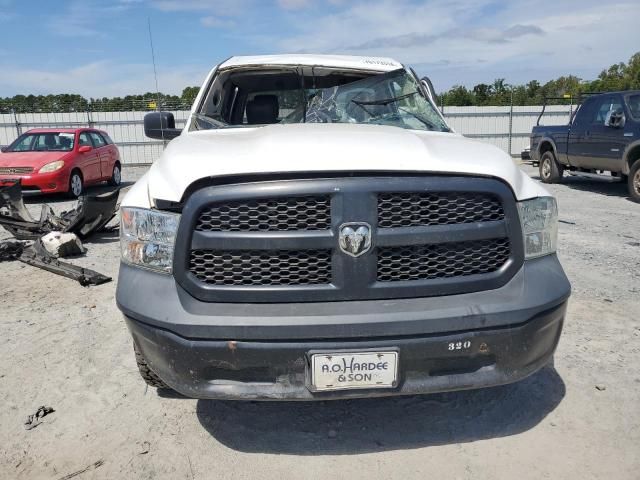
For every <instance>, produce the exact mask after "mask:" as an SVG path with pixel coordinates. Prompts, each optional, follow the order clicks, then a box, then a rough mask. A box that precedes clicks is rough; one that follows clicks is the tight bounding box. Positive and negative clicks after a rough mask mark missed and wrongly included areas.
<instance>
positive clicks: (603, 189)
mask: <svg viewBox="0 0 640 480" xmlns="http://www.w3.org/2000/svg"><path fill="white" fill-rule="evenodd" d="M531 178H534V179H536V180H540V177H539V176H538V175H533V176H532V177H531ZM561 185H565V186H567V187H569V188H572V189H574V190H580V191H583V192H593V193H599V194H601V195H607V196H613V197H628V196H629V190H628V188H627V183H626V182H620V181H609V180H605V179H603V180H598V179H594V178H586V177H578V176H574V175H565V176H564V177H563V178H562V183H561Z"/></svg>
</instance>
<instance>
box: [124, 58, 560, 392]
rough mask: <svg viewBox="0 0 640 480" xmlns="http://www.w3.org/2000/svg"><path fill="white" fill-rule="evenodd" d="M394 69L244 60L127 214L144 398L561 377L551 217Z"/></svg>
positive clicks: (535, 191)
mask: <svg viewBox="0 0 640 480" xmlns="http://www.w3.org/2000/svg"><path fill="white" fill-rule="evenodd" d="M429 86H430V82H427V81H425V82H421V81H420V80H419V79H418V78H417V77H416V75H415V73H414V72H413V71H412V70H411V69H409V68H406V67H404V66H403V65H401V64H400V63H398V62H396V61H394V60H391V59H386V58H365V57H343V56H316V55H281V56H261V57H233V58H231V59H229V60H227V61H225V62H224V63H222V64H220V65H218V66H217V67H215V68H214V69H213V70H212V71H211V73H210V74H209V76H208V78H207V79H206V81H205V82H204V85H203V86H202V88H201V89H200V93H199V95H198V97H197V99H196V101H195V103H194V105H193V108H192V111H191V114H190V116H189V118H188V120H187V122H186V125H185V126H184V128H182V129H176V127H175V120H174V118H173V115H171V114H170V113H166V112H155V113H151V114H149V115H147V117H146V118H145V130H146V134H147V135H148V136H150V137H152V138H156V139H164V140H169V139H172V138H173V140H172V141H171V142H170V143H169V144H168V146H167V147H166V149H165V150H164V152H163V153H162V155H161V157H160V158H159V159H158V160H157V161H156V162H155V163H154V164H153V166H152V167H151V168H150V170H149V171H148V172H147V173H146V174H145V175H144V176H143V177H142V178H141V179H140V180H139V181H138V182H137V183H136V184H135V185H134V186H133V187H132V188H131V190H130V192H129V193H128V194H127V196H126V197H125V199H124V200H123V202H122V206H121V219H122V220H121V246H122V262H121V266H120V274H119V280H118V288H117V303H118V306H119V308H120V309H121V310H122V312H123V313H124V316H125V320H126V323H127V325H128V327H129V329H130V331H131V333H132V336H133V343H134V349H135V353H136V359H137V361H138V366H139V368H140V372H141V374H142V376H143V377H144V379H145V380H146V381H147V383H149V384H150V385H153V386H156V387H160V388H172V389H174V390H176V391H178V392H179V393H181V394H183V395H186V396H188V397H194V398H214V399H252V400H325V399H335V398H352V397H366V396H384V395H404V394H418V393H429V392H440V391H451V390H460V389H469V388H478V387H485V386H492V385H499V384H504V383H509V382H513V381H516V380H519V379H522V378H524V377H526V376H527V375H529V374H532V373H533V372H535V371H537V370H539V369H540V368H542V367H544V366H546V365H548V364H549V363H550V362H551V361H552V358H553V354H554V351H555V348H556V345H557V343H558V340H559V337H560V332H561V330H562V325H563V321H564V316H565V310H566V305H567V301H568V297H569V295H570V285H569V282H568V280H567V278H566V276H565V274H564V272H563V270H562V267H561V265H560V263H559V261H558V258H557V257H556V238H557V208H556V201H555V199H554V198H553V197H551V196H550V195H549V193H548V192H547V191H546V190H545V189H544V188H543V187H542V186H541V185H540V184H538V183H537V182H534V181H533V180H531V179H530V178H529V177H528V176H527V175H525V174H524V173H523V172H522V171H521V170H520V169H519V168H518V167H517V166H516V165H515V164H514V162H513V161H512V159H511V158H510V157H509V156H508V155H506V154H505V153H504V152H502V151H501V150H499V149H498V148H496V147H493V146H491V145H488V144H485V143H479V142H476V141H473V140H470V139H466V138H464V137H462V136H461V135H458V134H456V133H454V132H453V131H452V130H451V129H450V128H449V127H448V126H447V124H446V122H445V121H444V119H443V118H442V116H441V115H440V113H439V112H438V110H437V108H436V106H435V105H434V102H433V101H432V98H433V97H432V95H433V92H431V91H430V88H429Z"/></svg>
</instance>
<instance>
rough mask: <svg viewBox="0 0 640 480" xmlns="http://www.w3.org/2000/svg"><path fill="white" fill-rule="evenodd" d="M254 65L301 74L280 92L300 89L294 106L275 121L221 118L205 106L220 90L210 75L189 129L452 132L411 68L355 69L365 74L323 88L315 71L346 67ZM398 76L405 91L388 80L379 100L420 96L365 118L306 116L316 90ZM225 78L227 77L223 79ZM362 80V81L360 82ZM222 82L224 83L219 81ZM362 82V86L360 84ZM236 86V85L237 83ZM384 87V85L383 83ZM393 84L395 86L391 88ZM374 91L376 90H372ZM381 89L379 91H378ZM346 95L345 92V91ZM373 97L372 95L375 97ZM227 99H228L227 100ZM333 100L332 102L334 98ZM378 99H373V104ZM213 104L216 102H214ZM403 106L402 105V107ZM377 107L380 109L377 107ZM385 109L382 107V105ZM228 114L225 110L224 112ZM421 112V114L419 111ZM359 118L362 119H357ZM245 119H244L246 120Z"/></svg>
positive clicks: (387, 101) (368, 83)
mask: <svg viewBox="0 0 640 480" xmlns="http://www.w3.org/2000/svg"><path fill="white" fill-rule="evenodd" d="M256 67H257V66H252V68H251V70H252V71H254V72H256V73H257V74H260V73H261V70H264V71H265V72H273V71H274V70H279V71H281V72H282V73H283V74H291V73H295V75H297V76H298V77H299V78H300V85H299V88H289V89H284V90H283V91H282V93H286V92H292V93H293V92H299V93H300V102H299V103H298V104H297V105H296V106H295V107H294V106H293V105H291V106H289V107H287V108H288V109H290V110H289V113H287V114H286V115H285V116H281V117H280V118H278V120H277V121H273V122H267V123H259V124H247V123H244V122H243V123H236V122H237V120H236V121H232V120H229V119H226V118H225V119H222V118H221V117H220V116H219V114H215V116H214V115H211V113H213V112H211V113H210V112H208V111H207V107H205V102H206V100H207V99H208V98H209V97H210V96H211V97H212V98H217V95H219V94H215V95H214V94H212V92H215V91H218V92H219V91H220V86H218V87H217V88H216V90H213V89H214V84H215V82H216V79H215V78H212V80H211V82H210V83H209V84H208V89H207V91H206V92H204V94H203V95H202V99H201V101H200V102H199V103H198V108H196V109H194V110H193V111H192V114H191V116H190V118H189V123H188V127H187V128H188V129H189V130H209V129H225V130H227V129H235V128H259V127H263V126H267V125H272V124H279V125H284V124H288V123H349V124H361V125H376V124H377V125H386V126H396V127H398V128H404V129H410V130H417V131H436V132H453V129H452V128H451V127H450V126H449V125H448V124H447V122H446V120H445V119H444V117H443V116H442V112H441V111H440V109H439V108H438V106H437V105H436V104H435V102H434V101H433V99H431V98H430V96H429V95H428V94H427V92H426V91H425V89H424V85H423V84H422V82H421V81H420V79H419V78H418V77H417V75H416V74H415V72H414V71H413V69H410V68H405V67H400V68H397V69H394V70H390V71H386V72H371V71H369V72H363V71H357V72H356V71H354V73H365V74H368V75H366V76H363V77H362V78H360V79H357V80H354V81H350V82H347V83H338V84H334V85H333V86H327V87H324V88H315V85H316V78H318V79H319V78H321V77H320V76H318V75H317V71H318V70H325V71H328V72H330V73H329V74H332V73H333V72H338V73H340V72H345V73H347V72H348V70H349V69H344V68H339V69H337V68H336V69H334V68H332V67H330V66H321V65H298V66H293V65H286V66H282V68H278V67H277V66H275V65H268V66H266V65H265V66H263V68H261V69H258V68H256ZM235 70H236V69H225V70H224V71H222V70H221V71H218V72H216V75H214V77H215V76H219V75H223V74H227V75H229V74H233V73H234V71H235ZM246 70H249V69H247V68H246V67H244V68H242V69H239V71H241V72H242V71H246ZM395 77H399V78H400V82H399V84H400V85H401V87H400V88H402V89H404V92H402V91H401V92H399V94H398V95H397V96H395V97H394V96H393V93H394V91H395V92H397V91H398V90H399V89H398V86H397V85H396V86H395V87H391V83H389V93H390V94H391V95H389V98H384V99H382V97H381V96H380V98H381V99H382V100H384V102H381V103H383V104H385V105H388V104H391V103H394V102H396V101H398V100H402V99H405V98H408V97H414V96H418V97H421V99H420V100H416V101H413V102H409V103H404V104H402V103H401V104H400V105H401V107H399V108H396V109H395V110H394V109H392V108H390V109H389V113H388V114H385V115H380V114H377V115H365V116H364V117H365V118H366V117H368V118H366V121H364V120H365V119H364V118H361V117H362V115H360V116H358V115H356V116H355V117H353V118H349V116H348V115H347V116H346V117H345V116H342V117H341V118H329V119H328V120H327V121H326V122H322V121H313V122H310V121H308V120H309V116H308V110H309V107H310V106H311V102H312V100H313V99H314V97H316V95H317V94H318V93H321V92H323V91H324V92H327V91H330V90H334V91H335V90H338V89H342V92H349V88H350V86H351V85H354V84H355V85H354V88H356V89H357V88H365V87H366V88H370V89H371V88H373V87H375V86H376V85H378V84H379V83H380V82H384V81H389V82H391V80H389V79H390V78H395ZM224 81H225V82H226V80H224ZM361 82H365V83H364V85H362V83H361ZM219 85H224V84H219ZM360 85H362V87H359V86H360ZM407 87H408V89H412V90H413V91H412V92H410V93H408V94H407V93H406V92H407ZM236 88H237V87H236ZM382 88H384V87H382ZM394 88H395V90H394ZM231 92H233V89H232V90H229V91H227V92H226V95H230V94H231ZM260 93H261V90H248V91H246V90H245V92H243V96H244V97H245V98H247V97H249V96H251V95H254V96H255V95H256V94H260ZM274 93H276V92H271V91H269V94H271V95H273V94H274ZM374 93H376V92H374ZM380 93H381V92H380ZM347 96H348V93H347ZM358 96H359V94H358V93H356V95H355V97H353V100H356V102H355V103H358V104H360V107H361V108H362V105H363V104H368V102H357V100H358ZM374 98H375V97H374ZM227 101H228V100H227ZM334 103H335V102H334ZM376 103H378V102H373V105H375V104H376ZM214 105H215V103H214ZM402 107H405V108H402ZM377 110H378V111H380V109H377ZM383 110H384V109H383ZM281 112H282V103H281ZM227 114H228V113H227ZM421 114H422V115H421ZM237 115H238V112H234V113H233V116H234V117H233V118H237ZM360 120H362V121H360ZM245 121H246V120H245Z"/></svg>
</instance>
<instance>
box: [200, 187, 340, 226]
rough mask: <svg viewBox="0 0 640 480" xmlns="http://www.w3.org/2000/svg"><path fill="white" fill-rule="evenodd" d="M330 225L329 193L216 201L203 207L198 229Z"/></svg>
mask: <svg viewBox="0 0 640 480" xmlns="http://www.w3.org/2000/svg"><path fill="white" fill-rule="evenodd" d="M330 227H331V199H330V197H329V196H328V195H326V196H324V195H323V196H303V197H287V198H268V199H256V200H240V201H229V202H225V203H221V204H214V205H211V206H209V207H207V208H206V209H205V210H203V211H202V213H201V214H200V216H199V217H198V221H197V223H196V230H199V231H205V232H206V231H209V232H260V231H262V232H265V231H267V232H268V231H291V230H328V229H329V228H330Z"/></svg>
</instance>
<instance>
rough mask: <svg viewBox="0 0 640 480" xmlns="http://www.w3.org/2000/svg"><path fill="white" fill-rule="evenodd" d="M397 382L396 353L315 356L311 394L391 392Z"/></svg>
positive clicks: (312, 357)
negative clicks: (329, 392)
mask: <svg viewBox="0 0 640 480" xmlns="http://www.w3.org/2000/svg"><path fill="white" fill-rule="evenodd" d="M397 381H398V352H353V353H344V352H341V353H329V352H325V353H314V354H312V355H311V384H312V389H313V390H314V391H318V392H322V391H328V390H348V389H355V388H392V387H395V386H396V385H397Z"/></svg>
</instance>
